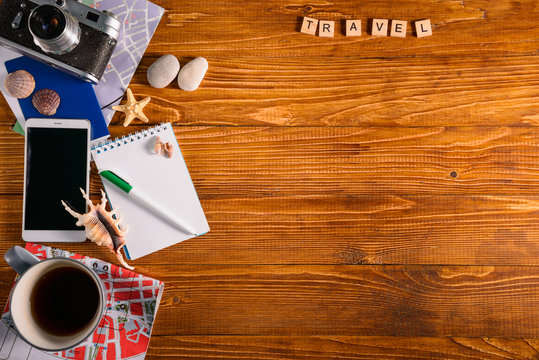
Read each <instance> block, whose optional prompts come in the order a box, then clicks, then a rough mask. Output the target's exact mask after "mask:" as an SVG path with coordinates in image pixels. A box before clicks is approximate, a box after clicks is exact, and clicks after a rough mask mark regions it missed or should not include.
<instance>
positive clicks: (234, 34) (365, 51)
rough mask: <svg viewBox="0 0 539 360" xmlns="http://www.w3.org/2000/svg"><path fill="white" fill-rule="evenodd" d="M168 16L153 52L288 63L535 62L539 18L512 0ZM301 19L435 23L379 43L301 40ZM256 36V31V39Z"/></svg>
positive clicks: (212, 5) (212, 10) (316, 5)
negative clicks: (457, 58) (423, 33)
mask: <svg viewBox="0 0 539 360" xmlns="http://www.w3.org/2000/svg"><path fill="white" fill-rule="evenodd" d="M156 3H157V4H159V5H161V6H163V7H165V8H166V9H167V12H166V13H165V16H164V17H163V20H162V21H161V24H160V26H159V28H158V29H157V31H156V34H155V36H154V38H153V40H152V42H151V43H150V46H149V48H148V51H149V52H150V53H152V54H154V53H159V54H166V53H172V54H175V55H179V56H189V57H196V56H201V55H202V56H216V57H248V58H254V57H271V58H274V57H283V58H289V57H291V56H317V57H319V58H322V57H324V56H327V57H331V56H334V55H335V54H349V55H351V56H357V57H369V56H371V57H395V56H414V55H421V56H453V55H461V54H469V55H479V56H485V55H495V56H497V55H503V54H535V53H536V50H537V48H538V47H539V43H538V42H539V39H538V38H537V26H536V24H537V21H538V20H539V14H538V13H537V11H535V7H534V4H533V2H513V1H510V0H500V1H487V0H469V1H466V2H462V1H457V0H442V1H438V0H424V1H421V2H417V1H412V0H406V1H397V2H393V3H391V2H380V1H376V0H366V1H362V2H361V3H358V2H350V1H345V0H335V1H332V2H331V3H328V2H320V1H318V2H316V1H315V2H286V1H279V2H275V3H267V4H265V5H264V6H260V4H259V3H256V2H251V3H249V4H246V3H245V2H244V1H242V0H230V1H227V2H218V1H208V2H204V3H203V4H202V3H201V4H199V3H197V2H192V3H189V2H182V4H181V6H178V5H177V2H176V1H173V0H157V1H156ZM303 16H309V17H314V18H317V19H321V20H333V21H336V22H337V23H339V25H340V26H342V24H341V23H342V22H343V21H344V20H346V19H358V18H360V19H361V20H363V23H364V25H363V29H362V30H363V31H362V32H363V33H364V34H365V30H366V29H367V23H368V22H367V20H368V19H373V18H384V19H387V18H390V19H400V20H406V21H408V22H411V21H415V20H420V19H424V18H429V19H431V22H432V24H433V36H431V37H429V38H428V39H418V38H416V37H411V36H410V37H407V38H406V39H387V38H384V39H375V38H374V37H372V36H369V35H365V36H361V37H358V38H349V37H348V38H347V37H345V36H344V35H343V34H341V29H337V32H338V33H339V36H338V37H336V38H334V39H325V40H320V39H318V38H311V37H306V36H304V35H302V34H300V33H298V31H299V29H300V27H301V21H302V18H303ZM253 29H257V31H253Z"/></svg>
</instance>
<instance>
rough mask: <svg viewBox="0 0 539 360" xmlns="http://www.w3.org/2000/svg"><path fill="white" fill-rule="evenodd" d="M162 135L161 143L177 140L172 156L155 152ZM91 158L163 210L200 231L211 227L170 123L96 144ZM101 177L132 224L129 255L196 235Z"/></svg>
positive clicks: (111, 198)
mask: <svg viewBox="0 0 539 360" xmlns="http://www.w3.org/2000/svg"><path fill="white" fill-rule="evenodd" d="M157 136H159V138H160V140H161V142H163V143H166V142H169V143H170V144H172V147H173V154H172V157H171V158H168V157H167V156H165V155H159V154H156V153H155V151H154V146H155V141H156V138H157ZM92 156H93V158H94V161H95V164H96V166H97V169H98V170H99V172H102V171H105V170H108V171H111V172H113V173H114V174H116V175H117V176H119V177H120V178H122V179H123V180H125V181H126V182H128V183H129V184H130V185H131V186H133V188H134V189H136V190H137V192H140V193H143V194H144V195H145V196H146V197H147V198H149V199H151V200H152V202H153V203H154V204H157V205H158V206H159V208H160V209H161V210H164V211H165V212H166V213H167V214H170V216H171V217H174V218H175V219H178V220H180V221H181V222H182V223H184V224H186V225H187V226H188V227H190V228H192V229H193V230H195V232H196V234H197V235H202V234H205V233H207V232H208V231H209V230H210V228H209V226H208V222H207V221H206V216H205V215H204V211H203V210H202V206H201V205H200V201H199V199H198V196H197V193H196V191H195V187H194V186H193V182H192V181H191V177H190V176H189V171H188V170H187V166H186V165H185V161H184V160H183V156H182V153H181V151H180V147H179V146H178V142H177V140H176V136H175V135H174V131H173V129H172V125H171V124H170V123H167V124H161V125H157V126H154V127H151V128H148V129H146V130H143V131H140V132H137V133H134V134H131V135H128V136H125V137H123V138H119V139H116V140H113V141H109V142H107V143H105V144H103V145H100V146H96V147H94V148H92ZM101 179H102V181H103V186H104V187H105V191H106V193H107V197H108V199H109V201H110V205H111V207H112V208H113V209H115V210H118V212H119V213H120V215H121V216H122V224H124V225H127V226H128V232H127V234H126V237H125V238H126V244H127V245H126V248H127V249H126V256H127V257H128V258H129V259H137V258H139V257H141V256H144V255H147V254H150V253H152V252H155V251H157V250H160V249H163V248H165V247H168V246H170V245H173V244H176V243H178V242H180V241H183V240H186V239H189V238H192V237H194V235H191V234H187V233H186V232H185V231H182V230H180V229H179V228H178V227H176V226H174V225H173V224H171V223H170V222H169V221H167V220H165V219H164V218H163V217H162V216H160V215H158V214H156V213H154V212H152V211H151V210H149V209H148V208H147V207H146V206H144V205H141V204H139V203H138V202H136V201H134V200H133V198H132V197H130V195H128V194H127V193H125V192H124V191H123V190H121V189H120V188H118V187H117V186H116V185H114V184H112V183H111V182H109V181H108V180H106V179H104V178H103V177H101ZM124 249H125V248H124Z"/></svg>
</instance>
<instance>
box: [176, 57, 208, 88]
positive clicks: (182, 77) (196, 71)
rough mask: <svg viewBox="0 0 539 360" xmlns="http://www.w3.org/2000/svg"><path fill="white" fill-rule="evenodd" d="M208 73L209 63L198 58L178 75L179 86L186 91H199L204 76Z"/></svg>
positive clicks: (184, 67)
mask: <svg viewBox="0 0 539 360" xmlns="http://www.w3.org/2000/svg"><path fill="white" fill-rule="evenodd" d="M206 71H208V62H207V61H206V59H204V58H203V57H198V58H196V59H193V60H191V61H190V62H188V63H187V64H185V65H184V66H183V67H182V69H181V70H180V73H179V74H178V85H179V86H180V88H181V89H183V90H185V91H194V90H196V89H198V87H199V85H200V83H201V82H202V79H204V75H206Z"/></svg>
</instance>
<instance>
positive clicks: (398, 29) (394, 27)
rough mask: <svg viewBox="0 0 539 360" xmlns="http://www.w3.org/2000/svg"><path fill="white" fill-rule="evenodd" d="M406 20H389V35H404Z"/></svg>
mask: <svg viewBox="0 0 539 360" xmlns="http://www.w3.org/2000/svg"><path fill="white" fill-rule="evenodd" d="M407 24H408V23H407V22H406V21H403V20H391V36H394V37H401V38H403V37H406V26H407Z"/></svg>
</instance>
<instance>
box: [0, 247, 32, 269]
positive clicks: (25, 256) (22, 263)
mask: <svg viewBox="0 0 539 360" xmlns="http://www.w3.org/2000/svg"><path fill="white" fill-rule="evenodd" d="M4 260H6V262H7V264H8V265H9V266H11V268H12V269H13V270H15V271H16V272H17V274H19V275H22V273H24V272H25V271H26V269H28V268H29V267H30V266H32V265H34V264H35V263H38V262H39V259H38V258H37V257H35V256H34V255H33V254H32V253H31V252H30V251H28V250H26V249H24V248H22V247H20V246H19V245H16V246H13V247H12V248H10V249H9V250H8V251H6V253H5V254H4Z"/></svg>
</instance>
